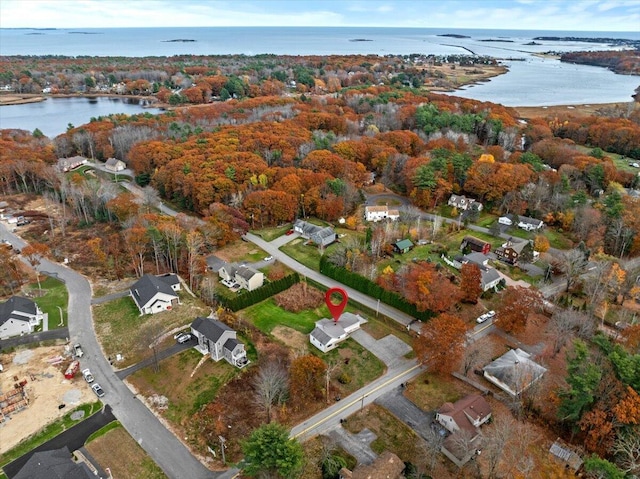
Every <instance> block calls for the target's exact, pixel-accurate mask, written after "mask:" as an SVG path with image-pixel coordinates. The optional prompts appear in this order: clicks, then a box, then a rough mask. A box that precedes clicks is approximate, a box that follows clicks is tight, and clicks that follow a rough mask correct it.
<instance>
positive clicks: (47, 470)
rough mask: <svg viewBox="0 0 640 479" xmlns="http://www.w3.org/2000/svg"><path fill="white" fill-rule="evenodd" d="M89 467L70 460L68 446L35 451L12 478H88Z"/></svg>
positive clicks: (90, 476)
mask: <svg viewBox="0 0 640 479" xmlns="http://www.w3.org/2000/svg"><path fill="white" fill-rule="evenodd" d="M94 477H95V476H94V475H93V474H91V473H90V471H89V468H88V467H87V466H86V465H85V464H83V463H81V464H76V463H75V462H73V460H71V453H70V452H69V448H67V446H64V447H63V448H60V449H55V450H52V451H42V452H35V453H33V455H32V456H31V457H30V458H29V460H28V461H27V462H26V463H25V465H24V466H22V469H20V471H19V472H18V474H16V475H15V476H13V479H89V478H94Z"/></svg>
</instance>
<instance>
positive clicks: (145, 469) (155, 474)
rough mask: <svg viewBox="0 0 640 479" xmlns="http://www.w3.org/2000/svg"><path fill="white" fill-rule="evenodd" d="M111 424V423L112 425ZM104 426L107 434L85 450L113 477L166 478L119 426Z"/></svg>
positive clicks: (136, 478) (131, 478)
mask: <svg viewBox="0 0 640 479" xmlns="http://www.w3.org/2000/svg"><path fill="white" fill-rule="evenodd" d="M112 424H113V423H112ZM112 424H109V425H107V426H105V427H104V428H103V429H107V428H108V430H107V432H106V433H104V434H101V435H100V436H99V437H97V438H96V439H93V440H91V441H90V442H88V443H87V446H86V447H87V450H88V451H89V453H90V454H91V455H92V456H93V457H94V458H95V459H96V461H98V463H99V464H100V465H101V466H102V468H103V469H104V468H107V467H108V468H109V469H110V470H111V474H112V476H113V477H123V478H124V477H126V478H127V479H163V478H166V477H167V476H166V475H165V474H164V472H162V469H160V468H159V467H158V466H157V465H156V463H155V462H153V460H152V459H151V458H150V457H149V456H148V455H147V453H146V452H145V451H144V449H142V447H140V445H139V444H138V443H137V442H136V441H135V440H134V439H133V438H132V437H131V436H130V435H129V433H127V431H125V429H124V428H123V427H122V426H121V425H120V424H119V423H116V424H117V426H116V427H114V426H112Z"/></svg>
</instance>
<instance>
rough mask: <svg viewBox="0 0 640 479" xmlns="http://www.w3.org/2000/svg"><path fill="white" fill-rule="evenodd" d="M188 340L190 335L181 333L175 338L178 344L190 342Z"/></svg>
mask: <svg viewBox="0 0 640 479" xmlns="http://www.w3.org/2000/svg"><path fill="white" fill-rule="evenodd" d="M190 340H191V333H181V334H179V335H178V337H177V338H176V341H178V343H180V344H182V343H186V342H187V341H190Z"/></svg>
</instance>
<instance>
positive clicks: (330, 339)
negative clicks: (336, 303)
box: [309, 313, 366, 353]
mask: <svg viewBox="0 0 640 479" xmlns="http://www.w3.org/2000/svg"><path fill="white" fill-rule="evenodd" d="M365 322H366V320H365V319H364V318H362V317H361V316H359V315H356V314H353V313H342V314H341V315H340V318H339V319H338V321H334V320H333V319H326V318H325V319H321V320H320V321H316V327H315V328H314V330H313V331H311V334H310V335H309V341H310V342H311V344H313V345H314V346H315V347H316V348H318V349H319V350H320V351H322V352H323V353H326V352H328V351H331V350H332V349H334V348H335V347H336V346H338V344H340V343H341V342H342V341H344V340H346V339H347V338H348V337H349V335H350V334H351V333H353V332H354V331H356V330H357V329H360V324H361V323H365Z"/></svg>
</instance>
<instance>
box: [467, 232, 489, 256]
mask: <svg viewBox="0 0 640 479" xmlns="http://www.w3.org/2000/svg"><path fill="white" fill-rule="evenodd" d="M460 250H461V251H465V250H468V251H470V252H475V253H482V254H489V252H490V251H491V243H487V242H486V241H483V240H481V239H480V238H476V237H475V236H465V237H464V238H462V241H461V242H460Z"/></svg>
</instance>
